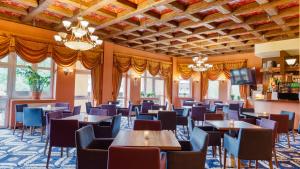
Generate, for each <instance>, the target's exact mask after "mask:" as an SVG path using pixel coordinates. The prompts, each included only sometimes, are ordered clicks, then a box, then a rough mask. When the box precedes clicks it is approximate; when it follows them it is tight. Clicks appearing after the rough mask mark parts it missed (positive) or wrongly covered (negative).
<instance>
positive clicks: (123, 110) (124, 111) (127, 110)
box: [117, 102, 132, 126]
mask: <svg viewBox="0 0 300 169" xmlns="http://www.w3.org/2000/svg"><path fill="white" fill-rule="evenodd" d="M131 112H132V104H131V102H129V104H128V108H118V109H117V113H118V114H122V116H125V117H127V125H128V126H129V125H130V122H131V115H132V113H131Z"/></svg>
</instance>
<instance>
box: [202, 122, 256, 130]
mask: <svg viewBox="0 0 300 169" xmlns="http://www.w3.org/2000/svg"><path fill="white" fill-rule="evenodd" d="M205 122H206V123H208V124H210V125H212V126H213V127H215V128H216V129H218V130H220V131H228V130H239V129H258V128H261V127H259V126H256V125H253V124H250V123H247V122H244V121H231V120H206V121H205ZM231 122H233V123H231Z"/></svg>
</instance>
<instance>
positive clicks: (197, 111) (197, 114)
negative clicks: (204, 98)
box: [191, 106, 206, 121]
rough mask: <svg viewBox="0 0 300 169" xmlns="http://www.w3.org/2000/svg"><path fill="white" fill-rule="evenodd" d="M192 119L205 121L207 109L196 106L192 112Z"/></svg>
mask: <svg viewBox="0 0 300 169" xmlns="http://www.w3.org/2000/svg"><path fill="white" fill-rule="evenodd" d="M191 113H192V115H191V117H192V119H193V120H195V121H204V114H205V113H206V107H205V106H195V107H192V111H191Z"/></svg>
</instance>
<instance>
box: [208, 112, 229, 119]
mask: <svg viewBox="0 0 300 169" xmlns="http://www.w3.org/2000/svg"><path fill="white" fill-rule="evenodd" d="M204 119H205V120H224V115H223V114H220V113H205V114H204Z"/></svg>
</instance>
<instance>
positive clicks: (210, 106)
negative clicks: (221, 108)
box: [209, 104, 217, 112]
mask: <svg viewBox="0 0 300 169" xmlns="http://www.w3.org/2000/svg"><path fill="white" fill-rule="evenodd" d="M216 110H217V105H215V104H210V105H209V111H211V112H216Z"/></svg>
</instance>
